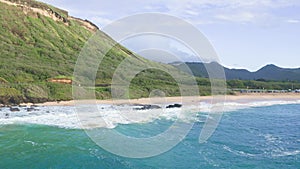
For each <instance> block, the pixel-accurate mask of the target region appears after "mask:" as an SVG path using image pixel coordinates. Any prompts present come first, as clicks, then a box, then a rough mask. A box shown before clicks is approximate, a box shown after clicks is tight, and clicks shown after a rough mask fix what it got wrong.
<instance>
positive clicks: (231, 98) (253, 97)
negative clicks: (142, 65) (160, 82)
mask: <svg viewBox="0 0 300 169" xmlns="http://www.w3.org/2000/svg"><path fill="white" fill-rule="evenodd" d="M212 98H213V97H212V96H183V97H165V98H140V99H128V100H112V99H109V100H70V101H60V102H45V103H36V104H32V103H24V104H20V105H27V106H30V105H37V106H74V105H75V104H107V105H122V104H132V105H134V104H137V105H138V104H140V105H146V104H151V105H152V104H153V105H155V104H174V103H185V104H187V105H189V104H195V103H199V102H211V101H212ZM216 98H217V99H218V100H219V101H223V98H224V96H216ZM296 100H300V94H299V93H285V94H282V93H280V94H265V93H263V94H259V93H256V94H237V95H225V100H224V101H225V102H238V103H248V102H256V101H296Z"/></svg>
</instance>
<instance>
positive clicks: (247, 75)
mask: <svg viewBox="0 0 300 169" xmlns="http://www.w3.org/2000/svg"><path fill="white" fill-rule="evenodd" d="M172 65H173V66H175V67H177V68H179V69H181V70H182V71H185V72H190V71H191V72H192V73H193V74H194V75H195V76H199V77H208V74H207V71H206V67H211V68H214V69H217V68H224V72H225V75H226V78H227V79H228V80H233V79H240V80H258V79H260V80H263V79H264V80H274V81H298V82H300V68H297V69H289V68H280V67H278V66H276V65H273V64H270V65H266V66H264V67H262V68H261V69H259V70H258V71H256V72H250V71H248V70H246V69H229V68H226V67H224V66H222V65H220V64H219V63H216V62H211V63H197V62H187V63H176V64H173V63H172ZM187 67H188V68H189V69H190V71H189V70H187Z"/></svg>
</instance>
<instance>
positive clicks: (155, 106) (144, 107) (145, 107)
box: [134, 104, 161, 110]
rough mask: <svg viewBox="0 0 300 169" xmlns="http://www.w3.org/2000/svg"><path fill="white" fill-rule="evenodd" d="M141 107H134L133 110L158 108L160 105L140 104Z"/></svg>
mask: <svg viewBox="0 0 300 169" xmlns="http://www.w3.org/2000/svg"><path fill="white" fill-rule="evenodd" d="M140 106H142V107H140V108H135V109H134V110H149V109H160V108H161V107H160V106H157V105H150V104H149V105H140Z"/></svg>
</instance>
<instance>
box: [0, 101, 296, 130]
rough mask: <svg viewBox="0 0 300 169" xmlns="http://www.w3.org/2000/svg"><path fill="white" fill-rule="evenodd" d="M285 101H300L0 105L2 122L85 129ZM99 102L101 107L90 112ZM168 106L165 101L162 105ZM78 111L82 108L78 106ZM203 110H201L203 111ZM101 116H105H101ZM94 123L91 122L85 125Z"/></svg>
mask: <svg viewBox="0 0 300 169" xmlns="http://www.w3.org/2000/svg"><path fill="white" fill-rule="evenodd" d="M283 104H300V100H296V101H256V102H248V103H239V102H225V103H217V104H214V105H213V104H210V103H206V102H201V103H200V104H199V105H194V106H193V105H189V106H183V107H182V108H171V109H166V108H162V109H149V110H137V109H136V108H137V106H135V105H104V104H99V105H86V106H87V109H86V110H85V112H77V113H76V107H74V106H42V107H38V108H37V109H35V110H34V111H30V112H28V111H27V110H28V109H27V108H26V107H20V108H19V109H20V111H18V112H11V111H10V110H9V108H2V109H0V125H7V124H24V123H25V124H28V123H29V124H42V125H49V126H57V127H61V128H71V129H84V128H93V127H95V128H96V127H105V128H115V127H116V126H117V125H118V124H132V123H149V122H153V121H154V120H157V119H165V120H171V121H174V120H183V121H185V122H200V123H201V122H205V121H206V119H207V118H212V117H211V116H210V113H219V112H232V111H237V110H240V109H246V108H251V107H265V106H272V105H283ZM93 106H96V109H97V111H94V112H88V110H89V109H88V108H89V107H93ZM160 106H161V107H164V105H160ZM77 111H78V110H77ZM200 112H201V113H200ZM99 119H101V120H99ZM84 124H91V125H84Z"/></svg>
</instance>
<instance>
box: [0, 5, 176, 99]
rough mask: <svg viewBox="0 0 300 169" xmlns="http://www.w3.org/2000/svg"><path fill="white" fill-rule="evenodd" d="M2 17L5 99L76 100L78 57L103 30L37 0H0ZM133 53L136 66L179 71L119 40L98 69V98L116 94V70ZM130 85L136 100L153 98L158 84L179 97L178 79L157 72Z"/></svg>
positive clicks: (1, 92)
mask: <svg viewBox="0 0 300 169" xmlns="http://www.w3.org/2000/svg"><path fill="white" fill-rule="evenodd" d="M0 20H1V22H0V51H1V52H0V53H1V54H0V103H2V104H7V103H19V102H42V101H49V100H58V101H59V100H69V99H72V92H71V89H72V86H71V84H70V82H72V79H73V77H72V75H73V70H74V65H75V62H76V60H77V56H78V54H79V52H80V51H81V49H82V47H83V46H84V44H85V43H86V41H87V40H88V39H89V38H90V37H91V36H92V35H93V34H94V33H95V32H96V31H98V28H97V26H95V25H94V24H92V23H91V22H89V21H86V20H81V19H78V18H74V17H71V16H69V15H68V12H66V11H64V10H61V9H57V8H55V7H52V6H50V5H47V4H44V3H40V2H37V1H34V0H0ZM98 34H99V36H101V39H100V41H101V44H103V45H105V44H108V43H111V44H112V43H115V42H114V41H113V40H112V39H111V38H110V37H109V36H107V35H106V34H105V33H103V32H101V31H99V32H98ZM100 52H101V51H100ZM128 57H132V59H133V60H134V62H136V63H137V64H138V63H144V64H149V65H151V64H152V65H155V66H156V67H164V68H166V69H168V70H170V71H173V72H178V73H180V71H178V70H177V69H175V68H174V67H172V66H169V65H162V64H159V63H155V62H151V61H148V60H146V59H144V58H142V57H140V56H137V55H135V54H134V53H132V52H130V51H129V50H127V49H126V48H124V47H123V46H121V45H118V44H117V45H115V47H114V48H112V49H111V50H110V51H109V52H108V53H107V57H105V59H104V60H103V61H102V62H101V66H100V67H101V69H99V71H98V73H97V79H96V84H95V85H96V88H95V90H96V95H97V97H98V98H101V99H106V98H110V97H111V96H110V84H111V78H112V75H113V73H114V70H116V68H117V67H118V65H119V64H120V63H121V62H122V60H124V59H125V58H128ZM155 77H160V78H155ZM141 84H142V85H144V86H141ZM130 87H131V89H132V94H131V97H134V98H137V97H144V96H148V95H149V92H151V90H152V89H154V88H155V87H159V88H160V89H161V90H163V91H165V93H166V95H167V96H171V95H172V96H174V95H179V89H178V86H177V83H176V81H175V80H174V79H173V78H172V77H171V76H170V75H168V74H167V73H162V72H160V71H158V70H149V71H144V72H141V73H140V74H138V75H137V76H136V78H134V79H133V80H132V85H131V86H130Z"/></svg>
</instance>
